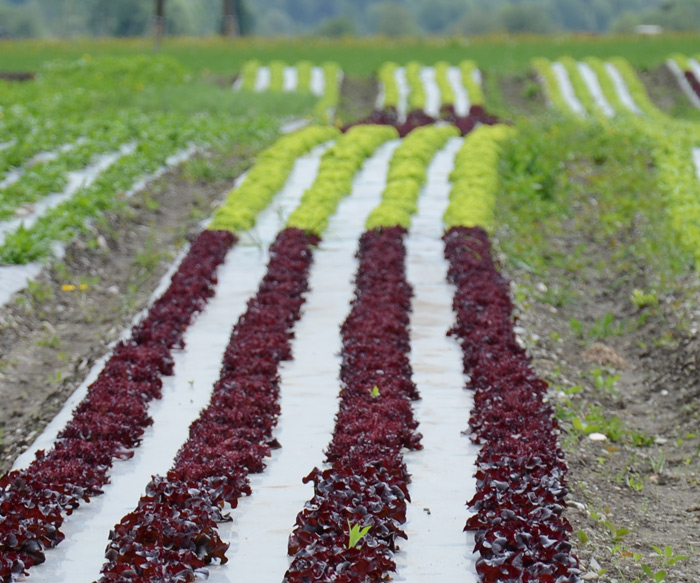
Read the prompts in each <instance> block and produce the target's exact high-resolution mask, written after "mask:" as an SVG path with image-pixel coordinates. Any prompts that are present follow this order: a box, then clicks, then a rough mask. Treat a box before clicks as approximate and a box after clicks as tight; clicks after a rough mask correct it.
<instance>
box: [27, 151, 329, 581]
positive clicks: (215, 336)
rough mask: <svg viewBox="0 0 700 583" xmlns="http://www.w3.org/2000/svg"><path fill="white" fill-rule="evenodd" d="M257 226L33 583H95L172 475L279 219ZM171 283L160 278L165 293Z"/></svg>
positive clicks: (306, 162)
mask: <svg viewBox="0 0 700 583" xmlns="http://www.w3.org/2000/svg"><path fill="white" fill-rule="evenodd" d="M323 150H324V148H320V147H319V148H317V149H316V150H315V151H314V152H312V153H311V154H310V155H308V156H305V157H302V158H300V159H299V160H298V161H297V163H296V164H295V168H294V170H293V172H292V175H291V176H290V179H289V180H288V182H287V184H286V185H285V187H284V189H283V190H282V191H280V193H279V195H278V196H279V197H281V198H282V199H283V202H284V204H285V205H286V206H295V205H296V204H297V203H298V201H299V199H300V198H301V196H302V194H303V192H304V190H306V189H307V188H308V187H309V186H310V185H311V183H312V182H313V180H314V179H315V176H316V173H317V170H318V165H319V163H320V156H321V153H322V151H323ZM258 223H259V225H260V227H259V228H260V234H261V236H262V237H264V239H262V240H261V241H260V243H261V245H260V246H257V245H245V244H242V242H240V243H239V244H237V245H235V246H234V248H233V249H232V250H231V251H230V252H229V254H228V256H227V257H226V260H225V262H224V263H223V265H221V267H219V271H218V279H219V283H218V285H217V293H216V295H215V296H214V297H213V298H211V299H210V300H209V302H208V304H207V306H206V308H205V310H204V311H203V312H202V313H201V314H199V315H198V316H197V318H196V319H195V321H194V322H193V324H192V325H191V326H190V328H189V329H188V331H187V333H186V334H185V339H184V340H185V344H186V349H185V350H182V351H175V352H174V358H175V374H174V375H173V376H171V377H164V379H163V398H162V399H161V400H158V401H154V402H153V404H152V405H151V406H150V407H149V414H150V415H151V417H152V418H153V421H154V423H153V426H152V427H150V428H148V429H147V430H146V433H145V434H144V438H143V442H142V444H141V446H140V447H139V448H137V449H136V450H135V455H134V457H133V458H132V459H131V460H128V461H117V462H115V464H114V467H113V469H112V472H111V474H110V479H111V482H110V484H108V485H107V486H105V488H104V494H103V495H102V496H98V497H96V498H94V499H93V501H92V502H91V503H90V504H85V505H82V506H81V507H80V508H79V509H78V510H77V511H75V512H74V514H73V515H72V516H70V517H69V518H67V519H66V521H65V523H64V526H63V531H64V532H65V533H66V540H64V541H63V543H61V544H60V545H59V546H58V547H57V548H56V549H53V550H51V551H50V552H48V553H47V560H46V563H44V564H42V565H39V566H37V567H35V568H33V569H32V573H31V579H32V581H35V582H38V583H55V581H71V583H90V582H91V581H94V580H95V579H96V578H97V576H98V573H99V571H100V568H101V567H102V565H103V563H104V549H105V547H106V545H107V542H108V535H109V531H110V529H112V528H113V527H114V525H115V524H117V523H118V522H119V521H120V520H121V518H122V517H123V516H124V515H126V514H128V513H129V512H131V511H132V510H133V509H134V508H135V507H136V505H137V503H138V501H139V499H140V497H141V496H142V495H143V490H144V487H145V486H146V484H147V483H148V481H149V480H150V478H151V476H152V475H153V474H156V473H158V474H162V475H164V474H165V473H167V471H168V469H169V468H170V467H171V465H172V462H173V458H174V456H175V454H176V453H177V450H178V449H179V447H180V446H181V445H182V444H183V443H184V441H185V440H186V439H187V436H188V431H189V426H190V424H191V423H192V422H193V421H194V420H195V419H196V418H197V417H198V416H199V412H200V411H201V409H203V408H204V407H205V406H206V405H207V404H208V402H209V399H210V398H211V391H212V388H213V385H214V383H215V382H216V380H217V379H218V378H219V372H220V368H221V360H222V357H223V353H224V350H225V348H226V346H227V345H228V342H229V338H230V334H231V329H232V328H233V325H234V324H235V323H236V321H237V320H238V317H239V316H240V315H241V314H242V313H243V312H244V311H245V309H246V306H247V302H248V300H249V299H250V297H251V296H253V295H254V294H255V291H256V290H257V287H258V284H259V282H260V280H261V278H262V276H263V275H264V272H265V265H266V263H267V252H266V249H267V247H268V246H269V244H270V243H271V242H272V239H271V238H268V235H267V234H268V233H275V234H276V232H277V226H278V224H279V216H278V214H277V213H275V212H274V211H273V212H266V211H265V212H263V213H261V214H260V215H259V218H258ZM272 237H274V235H272ZM170 275H172V273H170ZM168 283H169V282H168V279H165V278H164V280H163V284H164V287H167V285H168ZM161 293H162V291H161ZM98 372H99V369H97V368H96V369H93V371H91V373H90V378H89V379H88V380H86V382H85V383H83V385H82V386H81V387H80V389H79V390H78V391H76V395H74V396H73V397H72V398H71V400H70V402H69V403H67V404H66V406H65V407H64V409H63V410H62V411H61V413H60V414H59V416H58V417H57V418H56V419H55V420H54V421H53V422H52V423H51V425H50V426H49V427H48V428H47V431H46V432H45V434H42V436H41V437H40V438H39V439H38V440H37V442H36V443H35V444H34V445H33V446H32V448H31V450H30V451H28V452H26V453H25V454H24V455H23V456H22V457H21V458H20V459H19V460H18V461H17V463H16V467H23V466H26V465H27V464H28V463H29V462H30V461H31V459H32V457H33V452H34V451H36V449H38V448H39V449H40V448H46V447H48V446H50V444H51V443H53V440H54V439H55V436H56V435H57V433H58V431H59V430H60V429H61V428H62V427H63V426H64V425H65V423H66V422H67V420H68V419H69V418H70V416H71V412H72V409H73V407H75V405H76V404H77V403H78V402H79V400H80V399H81V398H82V396H84V394H85V392H86V389H87V385H88V384H89V382H92V380H94V378H95V377H96V376H97V374H98ZM331 420H332V417H331Z"/></svg>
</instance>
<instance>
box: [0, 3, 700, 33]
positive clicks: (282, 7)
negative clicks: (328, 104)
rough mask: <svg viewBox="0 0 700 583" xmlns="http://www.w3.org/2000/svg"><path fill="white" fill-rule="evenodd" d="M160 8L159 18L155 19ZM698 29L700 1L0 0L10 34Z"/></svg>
mask: <svg viewBox="0 0 700 583" xmlns="http://www.w3.org/2000/svg"><path fill="white" fill-rule="evenodd" d="M159 10H160V11H161V12H162V13H163V18H158V13H159ZM639 24H658V25H661V26H663V27H664V28H666V29H670V30H698V29H700V0H488V2H486V1H485V0H401V1H399V0H0V35H3V36H9V37H54V38H65V37H67V38H71V37H79V36H141V35H145V34H148V33H150V32H151V31H152V30H153V29H154V25H155V26H159V25H162V27H163V31H164V33H165V34H172V35H191V36H206V35H213V34H217V33H226V34H243V35H247V34H255V35H262V36H277V35H312V34H320V35H324V36H343V35H360V36H361V35H372V34H383V35H386V36H405V35H473V34H484V33H493V32H534V33H551V32H559V31H589V32H594V33H606V32H628V31H631V30H634V28H635V27H636V26H637V25H639Z"/></svg>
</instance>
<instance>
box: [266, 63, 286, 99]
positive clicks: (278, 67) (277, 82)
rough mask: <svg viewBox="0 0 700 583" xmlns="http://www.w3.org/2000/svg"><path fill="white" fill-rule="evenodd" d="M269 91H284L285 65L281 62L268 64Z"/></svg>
mask: <svg viewBox="0 0 700 583" xmlns="http://www.w3.org/2000/svg"><path fill="white" fill-rule="evenodd" d="M269 66H270V91H280V92H281V91H283V90H284V68H285V67H286V64H285V63H284V62H283V61H271V62H270V65H269Z"/></svg>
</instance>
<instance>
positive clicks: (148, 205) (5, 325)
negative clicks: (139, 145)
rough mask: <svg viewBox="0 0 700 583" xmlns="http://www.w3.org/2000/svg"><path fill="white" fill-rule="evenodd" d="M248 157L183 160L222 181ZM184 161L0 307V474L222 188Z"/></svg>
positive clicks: (124, 321) (147, 291)
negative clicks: (220, 171)
mask: <svg viewBox="0 0 700 583" xmlns="http://www.w3.org/2000/svg"><path fill="white" fill-rule="evenodd" d="M250 154H251V153H250V152H243V151H241V152H235V153H232V154H230V155H228V156H227V157H225V158H223V159H218V158H217V159H214V160H209V161H208V162H202V161H201V159H200V160H198V161H197V162H193V164H195V163H196V164H202V163H204V164H212V165H214V166H217V165H218V166H221V167H225V168H226V172H225V174H226V176H228V177H230V176H235V175H237V174H238V173H239V172H240V171H241V170H242V169H243V167H244V165H246V164H249V159H250V157H251V155H250ZM187 167H188V166H187V165H185V166H184V167H181V168H180V169H176V170H173V171H171V172H169V173H167V174H166V175H164V176H163V177H162V178H160V179H159V180H157V181H156V182H155V183H153V184H151V185H150V186H149V187H148V188H147V190H145V191H144V192H142V193H139V194H137V195H135V196H134V198H133V199H131V201H130V204H129V206H128V208H127V209H126V210H123V211H120V212H115V213H110V214H109V215H107V216H105V217H103V218H102V220H100V221H97V222H96V224H95V225H94V226H93V227H92V229H91V231H90V233H89V234H87V235H85V236H82V237H80V238H79V239H77V240H76V241H74V242H73V243H72V244H70V246H69V247H68V249H67V253H66V256H65V257H64V259H63V260H62V261H60V262H54V263H53V264H52V265H50V266H48V267H47V268H45V269H44V270H43V272H42V273H41V275H40V276H39V277H38V279H37V280H36V283H34V284H32V285H30V286H29V287H28V288H27V289H26V290H25V291H23V292H20V293H18V294H16V296H15V297H14V298H13V300H11V301H10V302H9V303H8V304H6V305H5V306H2V307H0V400H1V401H2V403H3V406H2V407H0V431H2V433H1V434H0V439H1V441H0V474H2V473H4V472H5V471H7V470H8V469H9V468H10V467H11V465H12V463H13V461H14V459H15V458H16V457H17V456H18V455H19V454H20V453H21V452H22V451H24V449H26V448H27V447H28V446H29V445H30V444H31V442H32V440H33V438H34V437H35V436H36V435H37V434H38V433H39V432H40V431H41V430H42V429H43V428H44V427H45V426H46V425H47V423H48V422H49V421H50V420H51V419H52V418H53V417H54V416H55V415H56V414H57V413H58V411H59V410H60V409H61V407H62V406H63V403H64V402H65V401H66V399H67V398H68V397H69V396H70V395H71V394H72V392H73V391H74V390H75V389H76V388H77V387H78V386H79V385H80V383H81V382H82V381H83V379H84V378H85V376H86V375H87V373H88V371H89V369H90V368H91V365H92V364H93V363H94V362H95V361H96V360H97V359H99V358H100V357H101V356H103V355H104V354H105V353H106V352H107V351H108V350H109V345H110V343H112V342H114V341H115V340H116V339H117V338H118V337H119V335H120V334H121V332H122V330H124V329H125V328H128V327H129V325H130V324H131V322H132V321H133V318H134V317H135V316H136V315H137V314H138V313H139V312H140V311H141V310H142V309H143V308H144V307H145V306H146V304H147V302H148V300H149V298H150V296H151V294H152V292H153V290H154V289H155V287H156V286H157V285H158V283H159V281H160V279H161V277H162V276H163V275H164V274H165V272H166V271H167V269H168V268H169V266H170V265H171V264H172V261H173V259H174V257H175V256H176V255H177V253H178V251H179V249H181V248H182V246H183V245H184V244H185V243H186V242H187V240H188V239H190V238H191V237H193V236H194V235H195V234H196V233H197V232H198V231H199V230H200V227H199V223H200V221H201V220H202V219H203V218H205V217H208V216H209V215H211V213H212V209H213V207H214V206H216V205H217V203H218V202H219V201H220V200H221V199H223V197H224V196H225V195H226V194H227V192H228V191H229V190H230V188H231V186H232V179H231V178H227V179H223V178H220V177H211V178H210V179H209V180H195V179H193V178H191V177H188V173H187V170H186V169H187ZM183 168H184V170H183ZM81 284H83V285H84V286H87V287H86V288H85V289H84V290H81V289H80V285H81ZM64 286H75V289H70V288H69V289H64Z"/></svg>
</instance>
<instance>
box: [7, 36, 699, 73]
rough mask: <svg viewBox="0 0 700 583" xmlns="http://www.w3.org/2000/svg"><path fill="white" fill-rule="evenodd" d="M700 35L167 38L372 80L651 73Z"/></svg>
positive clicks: (53, 47)
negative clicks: (571, 64) (419, 75)
mask: <svg viewBox="0 0 700 583" xmlns="http://www.w3.org/2000/svg"><path fill="white" fill-rule="evenodd" d="M699 41H700V37H698V36H697V35H664V36H660V37H655V38H643V37H638V36H610V37H607V36H606V37H599V36H590V35H586V36H555V37H539V36H523V37H505V36H494V37H479V38H475V39H465V38H461V39H425V40H390V39H383V38H378V39H346V40H337V41H331V40H322V39H311V38H308V39H304V38H300V39H293V40H292V39H283V40H267V39H242V40H236V41H225V40H222V39H216V38H215V39H187V38H182V39H167V40H166V41H165V42H164V44H163V47H162V53H163V54H166V55H171V56H173V57H175V58H176V59H177V60H179V61H180V62H181V63H183V64H184V65H186V66H187V67H189V68H190V69H191V70H193V71H197V72H199V71H202V70H209V71H211V72H213V73H216V74H221V75H231V74H234V73H236V72H238V71H239V70H240V68H241V65H242V64H243V63H244V62H245V61H246V60H248V59H252V58H256V59H258V60H260V61H263V62H265V61H270V60H273V59H283V60H285V61H288V62H294V61H299V60H302V59H309V60H312V61H314V62H318V61H321V60H331V61H336V62H337V63H339V64H340V65H341V67H342V68H343V70H344V71H345V72H346V73H347V74H349V75H353V76H369V75H371V74H373V73H374V72H375V71H376V70H377V68H378V67H379V65H380V64H381V63H383V62H384V61H388V60H394V61H397V62H406V61H408V60H409V59H412V60H419V61H424V62H426V63H434V62H436V61H439V60H446V61H449V62H452V63H457V62H459V61H461V60H463V59H465V58H469V59H473V60H475V61H476V62H477V63H478V64H479V66H480V67H482V68H483V69H486V70H492V71H496V72H504V71H509V72H513V71H521V70H524V69H527V68H528V67H529V64H530V61H531V59H532V58H533V57H546V58H557V57H559V56H561V55H571V56H572V57H574V58H583V57H590V56H594V57H606V56H621V57H625V58H626V59H628V60H629V61H630V62H631V63H632V64H634V65H635V66H637V67H640V68H644V69H646V68H653V67H655V66H657V65H658V64H659V63H661V62H662V61H663V60H664V59H665V58H667V57H668V56H669V55H670V54H672V53H675V52H679V53H683V54H695V53H696V52H697V51H698V46H700V42H699ZM152 53H153V47H152V43H151V41H150V40H149V39H134V40H132V39H129V40H114V39H106V40H77V41H75V40H71V41H18V42H12V41H2V42H0V71H2V70H4V71H34V70H37V69H39V68H40V67H41V65H42V63H44V62H46V61H50V60H53V59H57V58H60V59H75V58H78V57H81V56H82V55H85V54H89V55H92V56H99V55H114V56H117V55H136V54H152Z"/></svg>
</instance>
